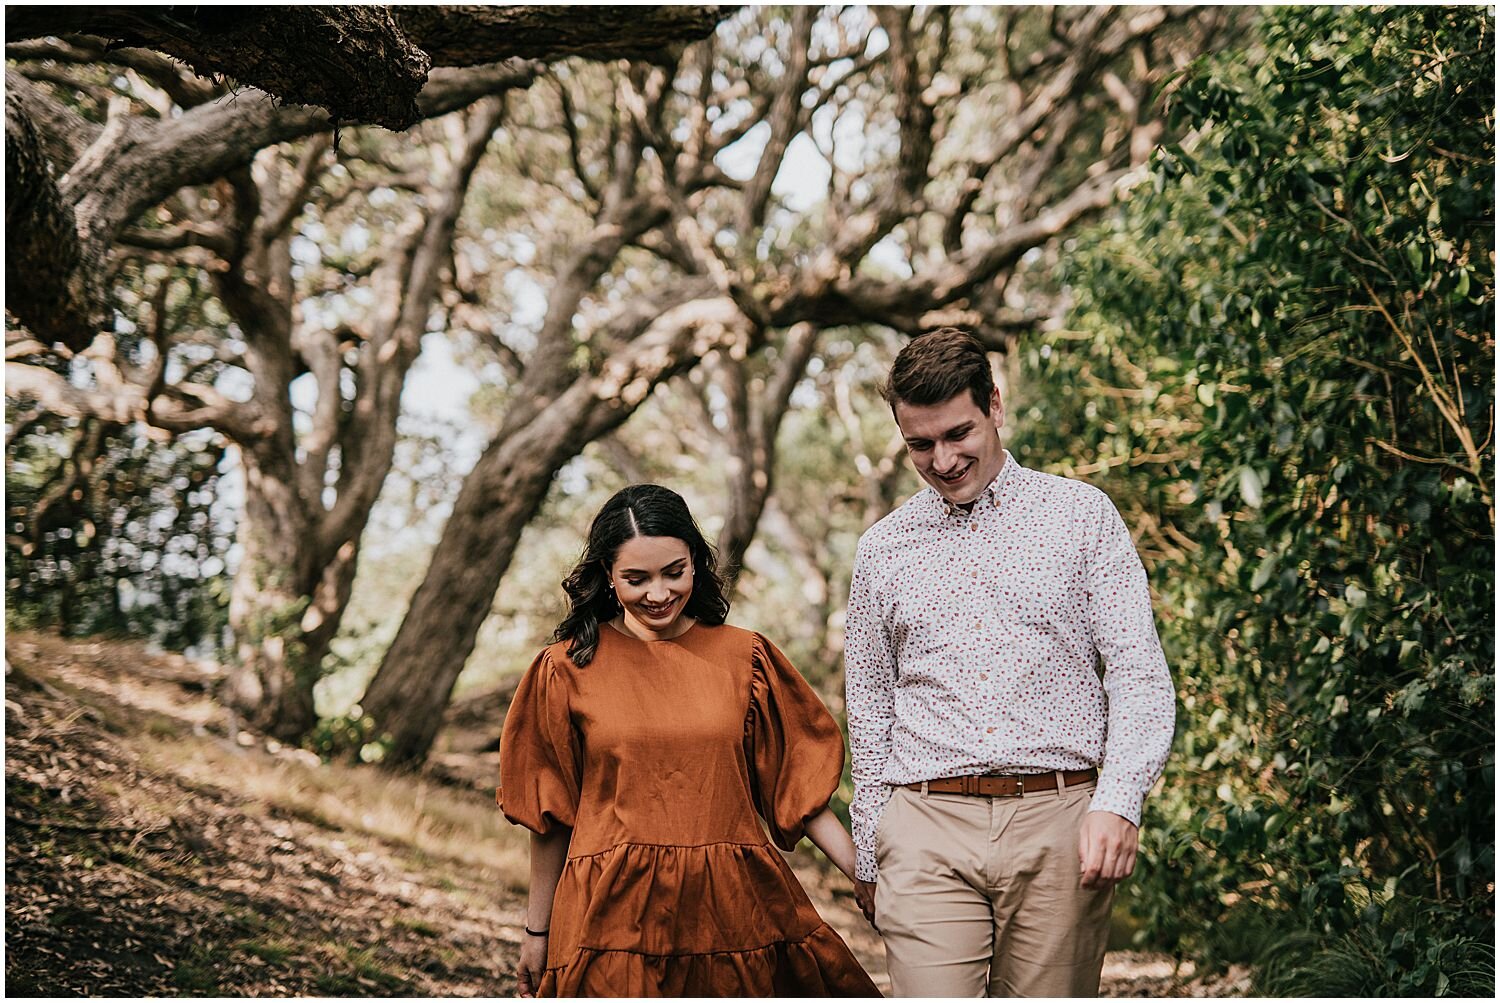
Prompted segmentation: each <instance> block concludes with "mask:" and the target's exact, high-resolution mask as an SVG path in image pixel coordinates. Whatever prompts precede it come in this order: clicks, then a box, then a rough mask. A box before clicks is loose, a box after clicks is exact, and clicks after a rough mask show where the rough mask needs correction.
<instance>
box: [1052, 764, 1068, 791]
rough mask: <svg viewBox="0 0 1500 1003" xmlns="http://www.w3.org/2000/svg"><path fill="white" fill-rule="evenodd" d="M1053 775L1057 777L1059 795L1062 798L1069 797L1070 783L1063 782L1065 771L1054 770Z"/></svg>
mask: <svg viewBox="0 0 1500 1003" xmlns="http://www.w3.org/2000/svg"><path fill="white" fill-rule="evenodd" d="M1052 775H1053V776H1054V777H1056V778H1057V796H1058V797H1060V798H1061V797H1067V795H1068V785H1067V784H1065V783H1063V771H1062V770H1053V771H1052Z"/></svg>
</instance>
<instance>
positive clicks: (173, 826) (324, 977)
mask: <svg viewBox="0 0 1500 1003" xmlns="http://www.w3.org/2000/svg"><path fill="white" fill-rule="evenodd" d="M6 656H7V668H6V685H5V696H6V762H5V788H6V801H5V812H6V868H5V872H6V915H5V943H6V952H5V961H6V972H5V975H6V984H7V990H8V992H7V994H8V995H10V996H24V995H48V996H55V995H64V996H66V995H112V996H120V995H129V996H151V995H234V996H240V995H246V996H249V995H254V996H260V995H268V996H288V995H317V996H401V995H423V996H497V995H509V994H511V993H512V992H514V980H513V979H512V978H511V976H510V974H509V973H510V970H511V968H512V967H513V965H514V962H515V956H516V951H517V947H518V945H519V943H520V939H521V924H522V922H523V919H524V916H523V906H524V897H523V894H522V892H523V889H524V882H525V841H524V839H523V838H522V836H521V834H519V833H517V832H515V831H514V830H513V829H512V827H510V826H506V825H503V824H500V820H499V819H498V816H496V814H495V811H494V807H493V805H494V802H493V794H492V792H493V781H492V779H491V778H492V777H493V764H492V763H491V762H486V761H485V760H482V759H481V760H475V761H472V762H469V763H464V762H456V761H455V760H454V759H453V757H451V756H450V757H445V759H444V760H443V762H442V763H441V764H439V765H438V766H437V767H436V768H435V769H434V770H432V771H430V772H429V774H428V775H426V776H423V777H407V778H389V777H385V776H384V775H382V774H379V773H378V772H377V771H374V770H370V769H361V770H354V769H348V768H344V767H336V766H335V767H329V766H321V765H319V764H318V763H317V760H316V758H315V757H311V756H309V755H308V754H307V753H304V752H301V751H299V750H292V749H286V748H282V747H280V746H278V745H277V744H276V743H275V742H269V741H266V740H264V739H262V738H260V737H259V736H254V735H250V734H248V733H243V732H242V733H238V734H237V735H236V736H235V737H234V738H233V739H231V738H230V736H229V735H228V734H227V730H226V729H227V721H226V717H225V714H224V712H223V711H222V710H221V709H220V708H219V707H218V706H217V705H216V704H215V703H214V702H213V700H212V698H211V695H210V694H211V692H212V689H213V687H214V684H215V683H216V682H217V675H216V671H215V670H214V669H213V668H212V667H206V668H205V667H200V666H198V665H197V664H195V663H192V662H190V661H188V660H186V659H183V658H180V657H178V656H173V655H151V654H149V653H147V652H146V651H145V650H144V649H143V648H142V647H141V646H139V645H136V644H130V643H121V642H107V641H81V642H68V641H62V640H59V639H58V638H55V637H51V636H48V635H42V634H12V635H11V636H10V637H9V638H8V639H7V643H6ZM794 864H795V866H796V867H797V870H798V872H799V875H800V876H801V877H802V880H803V883H804V884H805V885H806V887H807V888H808V891H809V893H810V894H811V895H812V896H813V898H814V901H815V902H816V903H817V906H818V908H819V911H821V912H822V913H823V915H824V917H825V918H827V919H828V920H829V922H830V923H832V924H833V925H834V926H835V927H836V928H837V929H838V930H839V931H840V932H841V933H842V934H843V935H844V937H845V939H846V940H847V941H848V942H849V944H850V947H851V948H852V949H853V950H854V952H855V954H856V955H857V956H858V957H859V958H860V960H861V961H862V962H863V963H864V964H865V965H866V967H867V968H868V969H869V970H870V971H871V973H872V974H873V975H875V976H876V979H877V982H878V983H880V984H881V985H882V987H884V986H885V984H886V983H885V977H884V957H883V952H882V950H881V948H880V944H879V940H878V938H877V937H876V936H875V935H874V934H873V933H872V932H871V931H870V930H869V928H868V927H867V926H866V925H865V924H864V921H863V919H862V918H861V917H860V916H859V914H858V912H857V910H856V909H855V907H854V904H853V900H852V897H850V896H849V895H848V893H847V892H846V891H845V890H844V888H843V886H842V878H841V876H839V875H837V874H832V875H830V874H828V873H827V872H825V871H823V870H820V869H819V868H818V867H817V865H816V864H815V863H813V862H812V861H811V860H809V859H803V858H798V859H797V860H796V861H794ZM835 878H837V879H838V881H835V880H834V879H835ZM1190 975H1191V973H1190V972H1186V973H1183V972H1176V973H1174V971H1173V966H1172V962H1171V961H1170V959H1166V958H1163V957H1160V956H1154V955H1138V954H1128V953H1112V954H1111V955H1110V956H1109V959H1108V960H1107V962H1106V965H1105V975H1104V986H1103V987H1102V988H1103V991H1104V993H1105V994H1106V995H1116V996H1123V995H1136V996H1144V995H1151V996H1157V995H1234V994H1237V993H1241V992H1243V991H1244V987H1243V985H1242V984H1241V983H1242V980H1223V981H1220V982H1218V983H1216V984H1212V985H1202V984H1197V983H1188V982H1186V981H1185V978H1186V976H1190Z"/></svg>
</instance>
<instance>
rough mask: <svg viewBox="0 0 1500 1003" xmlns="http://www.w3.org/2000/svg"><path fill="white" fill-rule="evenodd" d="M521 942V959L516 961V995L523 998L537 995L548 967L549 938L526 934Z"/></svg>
mask: <svg viewBox="0 0 1500 1003" xmlns="http://www.w3.org/2000/svg"><path fill="white" fill-rule="evenodd" d="M525 937H526V939H525V940H523V941H522V942H521V960H520V961H518V962H517V963H516V995H517V996H520V997H522V998H523V999H531V998H533V997H534V996H536V991H537V990H538V989H540V988H541V985H542V972H544V971H545V970H546V968H547V938H546V937H537V936H533V935H532V934H529V933H528V934H526V935H525Z"/></svg>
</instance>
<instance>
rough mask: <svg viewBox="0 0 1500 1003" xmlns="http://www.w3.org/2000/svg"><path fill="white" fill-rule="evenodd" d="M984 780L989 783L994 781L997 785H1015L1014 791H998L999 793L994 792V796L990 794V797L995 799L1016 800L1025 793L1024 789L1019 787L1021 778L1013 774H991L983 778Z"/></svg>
mask: <svg viewBox="0 0 1500 1003" xmlns="http://www.w3.org/2000/svg"><path fill="white" fill-rule="evenodd" d="M985 779H986V780H990V781H995V782H996V783H997V784H998V783H1001V782H1003V783H1006V784H1013V785H1015V789H1014V790H1008V791H1007V790H1000V791H997V792H995V793H994V794H991V795H990V797H996V798H1018V797H1020V796H1021V795H1023V794H1025V793H1026V789H1025V788H1024V787H1022V786H1021V784H1022V780H1021V777H1020V776H1019V775H1017V774H1014V773H991V774H989V775H987V776H986V777H985Z"/></svg>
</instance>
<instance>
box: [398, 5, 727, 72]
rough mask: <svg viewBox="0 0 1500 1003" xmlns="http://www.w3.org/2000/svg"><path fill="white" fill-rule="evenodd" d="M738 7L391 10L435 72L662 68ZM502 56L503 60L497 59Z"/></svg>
mask: <svg viewBox="0 0 1500 1003" xmlns="http://www.w3.org/2000/svg"><path fill="white" fill-rule="evenodd" d="M736 9H737V8H736V7H733V6H715V5H706V6H666V5H663V6H645V7H589V8H587V10H586V11H585V10H584V8H569V7H532V6H526V7H483V6H473V5H470V6H433V7H427V6H418V5H401V6H396V7H392V8H391V12H392V13H393V14H395V16H396V21H397V23H399V24H400V25H401V27H402V28H403V29H405V31H406V33H407V35H408V37H410V38H411V40H412V41H413V42H415V43H416V44H417V45H418V46H419V47H421V48H422V49H423V50H424V51H425V52H426V53H427V54H428V55H429V56H431V57H432V64H433V65H434V66H472V65H474V64H476V63H490V62H494V61H495V60H496V59H500V58H506V59H511V58H514V59H538V60H553V59H558V58H561V57H564V56H580V57H582V58H584V59H643V60H648V61H657V60H659V59H661V58H663V57H664V56H667V55H669V54H670V53H671V51H672V50H673V49H675V48H676V47H677V46H680V45H683V44H685V43H687V42H692V41H696V40H697V39H700V38H703V37H704V36H706V35H707V34H709V32H711V31H713V30H714V26H715V25H717V24H718V23H719V22H720V21H722V20H723V19H724V18H725V17H727V16H728V15H729V14H730V13H732V12H733V11H735V10H736ZM496 53H499V55H496Z"/></svg>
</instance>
